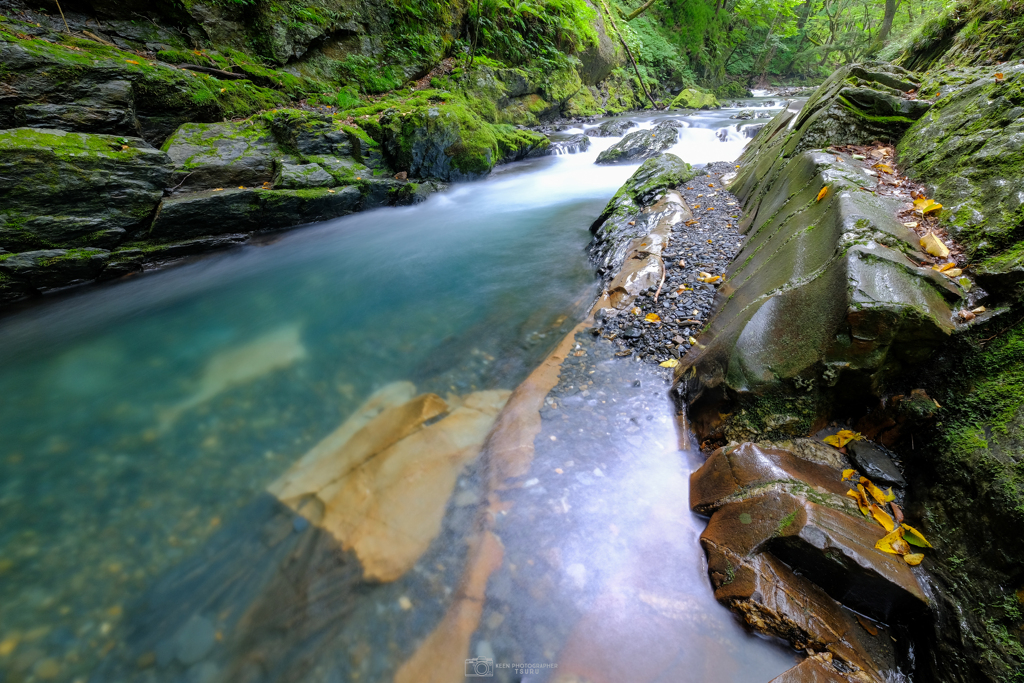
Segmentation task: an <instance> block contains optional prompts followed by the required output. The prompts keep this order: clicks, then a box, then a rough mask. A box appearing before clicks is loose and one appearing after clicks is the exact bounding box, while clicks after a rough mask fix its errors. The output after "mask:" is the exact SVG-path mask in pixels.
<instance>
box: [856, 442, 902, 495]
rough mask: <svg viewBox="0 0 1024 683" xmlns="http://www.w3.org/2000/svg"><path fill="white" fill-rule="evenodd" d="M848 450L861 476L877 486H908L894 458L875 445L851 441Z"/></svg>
mask: <svg viewBox="0 0 1024 683" xmlns="http://www.w3.org/2000/svg"><path fill="white" fill-rule="evenodd" d="M846 450H847V451H848V452H849V453H850V458H851V459H852V460H853V462H854V464H856V465H857V468H858V469H859V470H860V472H861V474H863V475H864V476H865V477H867V478H868V479H870V480H872V481H873V482H875V483H876V484H877V483H882V484H889V485H891V486H899V487H900V488H903V487H905V486H906V485H907V482H906V480H905V479H904V478H903V475H902V474H900V471H899V468H897V467H896V463H894V462H893V461H892V458H890V457H889V455H888V454H887V453H886V452H885V451H883V450H882V449H881V448H879V447H878V446H875V445H874V444H873V443H871V442H869V441H863V440H861V441H851V442H850V443H849V444H848V446H847V449H846Z"/></svg>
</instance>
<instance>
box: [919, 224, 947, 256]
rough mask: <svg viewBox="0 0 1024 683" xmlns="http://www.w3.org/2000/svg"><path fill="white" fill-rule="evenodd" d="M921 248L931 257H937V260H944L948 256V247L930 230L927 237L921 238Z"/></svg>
mask: <svg viewBox="0 0 1024 683" xmlns="http://www.w3.org/2000/svg"><path fill="white" fill-rule="evenodd" d="M921 247H922V248H924V250H925V251H927V252H928V253H929V254H931V255H932V256H938V257H939V258H946V257H947V256H949V247H947V246H946V245H945V244H943V243H942V240H940V239H939V237H938V235H936V234H935V233H934V232H932V231H931V230H929V231H928V234H927V235H925V236H924V237H922V238H921Z"/></svg>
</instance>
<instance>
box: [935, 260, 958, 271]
mask: <svg viewBox="0 0 1024 683" xmlns="http://www.w3.org/2000/svg"><path fill="white" fill-rule="evenodd" d="M954 266H956V261H950V262H949V263H943V264H940V265H936V266H932V270H937V271H939V272H940V273H945V272H946V271H947V270H949V269H950V268H953V267H954Z"/></svg>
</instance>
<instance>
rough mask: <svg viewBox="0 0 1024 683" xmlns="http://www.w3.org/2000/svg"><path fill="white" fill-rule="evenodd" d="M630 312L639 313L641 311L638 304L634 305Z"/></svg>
mask: <svg viewBox="0 0 1024 683" xmlns="http://www.w3.org/2000/svg"><path fill="white" fill-rule="evenodd" d="M630 313H632V314H633V315H640V313H642V311H641V310H640V307H639V306H634V307H633V310H631V311H630Z"/></svg>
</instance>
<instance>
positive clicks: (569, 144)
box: [529, 133, 590, 157]
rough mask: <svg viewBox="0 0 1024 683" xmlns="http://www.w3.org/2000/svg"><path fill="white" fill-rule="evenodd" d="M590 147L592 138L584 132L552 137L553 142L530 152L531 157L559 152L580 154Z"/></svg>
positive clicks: (552, 154) (553, 154) (557, 153)
mask: <svg viewBox="0 0 1024 683" xmlns="http://www.w3.org/2000/svg"><path fill="white" fill-rule="evenodd" d="M588 149H590V138H589V137H587V136H586V135H584V134H583V133H576V134H575V135H570V136H568V137H564V138H560V139H559V138H552V140H551V144H550V145H549V146H547V147H542V148H538V149H535V150H533V151H532V152H530V154H529V156H531V157H546V156H555V155H559V154H578V153H580V152H586V151H587V150H588Z"/></svg>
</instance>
